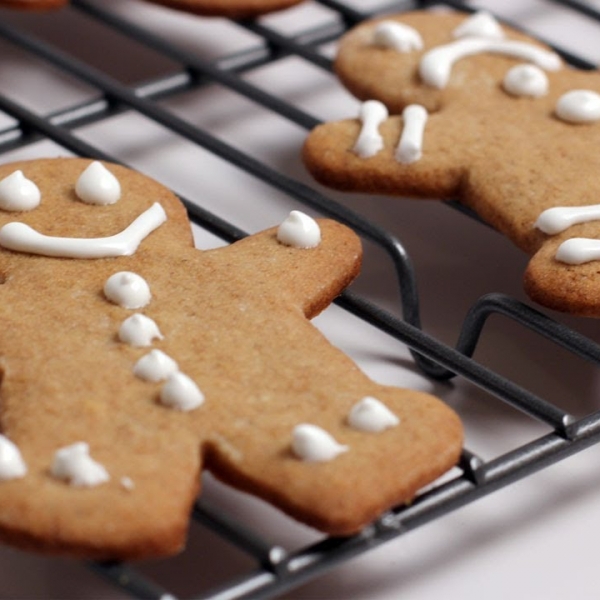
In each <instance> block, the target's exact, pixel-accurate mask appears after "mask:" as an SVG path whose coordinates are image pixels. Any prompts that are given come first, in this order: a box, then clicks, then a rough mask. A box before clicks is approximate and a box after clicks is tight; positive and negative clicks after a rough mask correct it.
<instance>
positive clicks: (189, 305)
mask: <svg viewBox="0 0 600 600" xmlns="http://www.w3.org/2000/svg"><path fill="white" fill-rule="evenodd" d="M89 163H90V161H89V160H85V159H71V158H59V159H44V160H35V161H30V162H20V163H13V164H10V165H3V166H1V167H0V180H2V179H4V178H5V177H7V176H9V175H10V174H11V173H13V172H14V171H15V170H21V171H22V172H23V174H24V176H25V177H26V178H27V179H28V180H30V181H33V182H35V183H36V185H37V186H38V187H39V189H40V192H41V202H40V205H39V206H38V208H36V209H34V210H31V211H28V212H23V213H19V214H15V213H14V212H13V213H9V212H6V211H0V233H1V231H2V227H3V226H4V225H5V224H6V223H9V222H12V221H15V220H20V221H23V222H25V223H26V224H27V225H29V227H30V228H31V229H32V230H34V231H36V232H38V233H40V234H43V235H44V236H47V237H45V238H44V240H45V242H44V246H43V247H44V248H45V247H46V246H47V245H48V243H50V242H51V241H52V239H53V237H54V236H58V237H60V238H74V239H75V238H77V239H80V238H85V239H86V240H88V242H89V240H104V239H106V238H107V237H108V238H110V237H111V236H115V235H117V234H118V233H119V232H122V231H129V230H130V229H131V227H130V226H131V224H132V223H137V224H138V225H136V227H138V226H139V223H140V222H144V221H143V219H142V221H140V220H139V219H138V217H139V216H140V215H148V214H149V213H148V212H147V211H148V209H149V208H150V207H151V206H152V205H153V204H154V203H159V204H160V205H161V206H162V208H163V209H164V211H165V214H166V217H167V218H166V220H165V221H164V222H163V221H160V222H152V223H151V226H148V224H147V223H145V222H144V223H145V225H144V227H146V229H144V230H143V231H142V233H140V230H139V228H138V229H136V235H137V234H139V236H140V237H141V242H140V244H139V246H138V247H137V250H136V251H135V252H134V253H133V254H131V255H124V256H117V257H107V258H82V259H79V258H61V257H49V256H45V255H43V253H42V254H33V253H31V252H27V251H14V250H6V249H4V248H2V247H0V273H2V279H3V284H2V285H0V321H1V322H2V327H1V328H0V354H1V358H0V364H1V367H2V383H1V396H0V398H1V400H0V430H1V431H2V434H3V435H4V436H5V438H6V439H8V440H10V441H11V442H12V443H13V444H14V445H15V446H16V447H17V448H18V450H19V452H20V454H21V457H22V459H23V461H24V463H25V464H26V467H27V471H26V473H25V474H24V475H23V476H19V477H14V478H12V479H6V480H3V481H1V482H0V537H1V538H2V540H4V541H5V542H8V543H12V544H14V545H16V546H19V547H21V548H27V549H31V550H35V551H40V552H49V553H54V554H68V555H74V556H84V557H93V558H120V559H138V558H143V557H150V556H163V555H169V554H173V553H177V552H178V551H180V550H181V549H182V548H183V546H184V543H185V538H186V532H187V529H188V519H189V514H190V510H191V506H192V503H193V502H194V500H195V498H196V496H197V494H198V493H199V492H200V489H199V488H200V473H201V471H202V469H208V470H210V471H211V472H212V473H214V475H215V476H217V477H218V478H220V479H221V480H223V481H224V482H226V483H228V484H231V485H232V486H235V487H237V488H239V489H242V490H246V491H248V492H250V493H252V494H256V495H258V496H260V497H262V498H264V499H266V500H268V501H270V502H272V503H273V504H274V505H275V506H277V507H279V508H280V509H282V510H283V511H285V512H287V513H288V514H289V515H291V516H292V517H295V518H296V519H299V520H300V521H302V522H304V523H307V524H309V525H312V526H314V527H317V528H319V529H321V530H323V531H325V532H328V533H332V534H349V533H353V532H356V531H358V530H360V529H361V528H362V527H363V526H364V525H365V524H367V523H369V522H370V521H371V520H373V519H374V518H376V517H377V516H378V515H379V514H380V513H381V512H382V511H384V510H386V509H387V508H389V507H390V506H392V505H396V504H398V503H401V502H405V501H409V500H410V499H411V498H413V496H414V495H415V493H416V492H417V490H418V489H419V488H421V487H422V486H423V485H425V484H427V483H429V482H431V481H432V480H434V479H435V478H437V477H438V476H439V475H441V474H442V473H444V472H445V471H446V470H448V469H449V468H451V467H452V466H453V465H454V464H455V463H456V461H457V459H458V456H459V453H460V450H461V443H462V428H461V424H460V422H459V419H458V418H457V416H456V415H455V414H454V412H452V411H451V410H450V409H449V408H447V407H446V406H445V405H444V404H443V403H442V402H440V401H439V400H437V399H436V398H434V397H432V396H429V395H427V394H424V393H419V392H413V391H409V390H404V389H397V388H392V387H384V386H381V385H378V384H376V383H374V382H372V381H370V380H369V379H368V378H367V377H366V376H365V375H364V374H363V373H362V372H361V371H360V370H359V369H358V368H357V367H356V366H355V365H354V363H352V362H351V361H350V360H349V359H348V358H347V357H346V356H345V355H344V354H343V353H341V352H340V351H339V350H337V349H336V348H334V347H333V346H332V345H331V344H330V343H329V342H328V341H327V340H326V339H325V338H324V337H323V336H322V335H321V334H320V333H319V332H318V330H317V329H316V328H314V327H313V326H312V325H311V323H310V322H309V320H308V319H309V318H311V317H313V316H315V315H316V314H318V313H319V312H320V311H321V310H323V309H324V308H325V307H326V306H327V305H328V304H329V303H330V302H331V301H332V300H333V299H334V298H335V297H336V296H337V295H338V294H339V293H340V292H341V291H342V290H343V289H344V288H345V287H346V286H347V285H348V284H349V283H350V282H351V281H352V280H353V279H354V277H355V276H356V275H357V273H358V270H359V266H360V260H361V246H360V242H359V239H358V238H357V236H356V235H355V234H354V233H353V232H352V231H351V230H349V229H348V228H346V227H344V226H342V225H340V224H338V223H336V222H333V221H330V220H317V221H316V222H317V223H318V226H319V228H320V231H321V241H320V243H319V245H318V246H317V247H315V248H308V249H305V248H294V247H291V246H287V245H285V244H283V243H281V242H279V241H278V240H277V227H274V228H272V229H269V230H267V231H264V232H262V233H258V234H256V235H252V236H250V237H248V238H246V239H244V240H242V241H239V242H237V243H235V244H232V245H231V246H228V247H224V248H218V249H214V250H207V251H200V250H198V249H196V248H194V246H193V240H192V235H191V229H190V224H189V222H188V219H187V214H186V212H185V210H184V208H183V206H182V205H181V203H180V202H179V200H178V199H177V198H176V197H175V196H174V195H173V194H172V193H171V192H170V191H169V190H167V189H165V188H164V187H163V186H162V185H160V184H158V183H156V182H154V181H153V180H151V179H149V178H147V177H146V176H144V175H142V174H139V173H136V172H134V171H131V170H128V169H125V168H123V167H121V166H117V165H112V164H105V166H106V168H108V169H109V170H110V172H111V173H112V174H113V175H114V176H115V177H116V178H117V179H118V181H119V182H120V185H121V192H122V193H121V197H120V199H119V200H118V202H116V203H114V204H110V205H89V204H85V203H84V202H82V201H80V200H79V199H78V197H77V194H76V192H75V184H76V181H77V179H78V177H79V175H80V174H81V173H82V172H83V171H84V170H85V168H86V167H87V166H88V165H89ZM128 228H129V229H128ZM0 239H1V236H0ZM116 272H133V273H136V274H138V275H139V276H140V277H141V278H143V280H144V281H145V282H146V283H147V284H148V286H149V288H150V291H151V298H150V301H149V302H148V304H146V305H145V306H144V307H143V308H142V309H129V308H125V307H123V306H121V305H119V304H115V303H114V302H111V301H109V300H108V299H107V297H106V296H105V295H104V293H103V287H104V284H105V282H106V281H107V279H108V278H109V277H111V276H112V275H113V274H114V273H116ZM137 313H143V314H144V315H145V316H146V317H147V319H141V320H140V319H137V320H138V321H141V322H142V324H143V323H148V322H149V321H148V320H149V319H151V320H152V321H151V322H152V323H153V324H155V325H156V327H157V328H158V329H157V330H158V331H160V335H150V336H146V338H145V343H144V344H142V345H139V344H137V343H128V342H127V339H125V340H122V339H121V334H120V329H121V325H122V324H123V322H124V321H126V320H127V319H128V318H130V317H131V315H132V314H137ZM153 330H154V328H153ZM136 339H137V338H136ZM148 345H150V346H148ZM151 350H160V351H161V353H164V355H166V356H168V357H170V358H172V359H173V361H174V364H171V363H169V364H170V365H171V366H172V367H173V368H172V369H167V370H166V371H165V372H164V373H162V374H161V372H160V371H161V370H160V369H158V368H157V377H156V378H150V380H149V379H147V378H145V377H138V376H136V374H135V373H134V367H135V365H136V364H137V363H138V361H139V360H140V359H141V358H142V357H143V356H145V355H146V354H148V353H149V352H150V351H151ZM173 369H175V370H177V373H183V374H185V378H186V381H188V380H189V382H191V383H190V386H191V387H190V386H184V389H183V391H182V394H183V395H182V397H181V402H182V403H183V404H182V406H184V408H185V410H184V409H183V408H177V407H173V406H169V405H166V404H164V403H163V402H161V390H162V389H163V386H165V385H166V383H165V381H163V380H161V379H166V380H167V383H168V381H169V377H171V376H172V375H171V371H172V370H173ZM155 379H159V380H160V381H155ZM188 389H192V391H193V394H192V396H190V395H189V394H188V392H187V391H186V390H188ZM195 397H202V402H192V403H190V400H193V399H194V398H195ZM364 397H372V398H376V399H378V401H380V402H381V403H383V404H384V405H385V407H386V409H387V410H389V411H390V412H391V413H392V414H393V415H394V416H395V418H394V419H392V420H391V421H390V423H391V425H394V426H389V427H388V426H387V425H386V427H385V428H384V427H381V428H380V429H382V430H381V431H380V432H365V431H360V430H358V429H356V428H353V427H352V426H350V425H349V423H348V415H349V413H350V411H351V409H352V407H353V406H354V405H355V404H356V403H357V402H359V401H360V400H361V399H362V398H364ZM388 421H389V419H388ZM302 423H310V424H313V425H314V426H316V427H318V428H321V429H322V430H324V431H326V432H327V433H328V434H329V435H331V436H332V437H333V438H335V439H336V440H337V442H338V443H339V444H342V445H344V446H346V447H347V450H346V451H345V452H343V453H340V454H339V455H337V456H335V457H334V458H332V459H331V460H326V461H323V462H309V461H305V460H302V459H301V458H299V457H298V456H296V455H295V454H294V453H293V451H292V437H293V431H294V429H295V428H296V426H298V425H299V424H302ZM81 443H84V444H85V446H83V445H81ZM73 444H79V446H76V447H84V448H85V449H86V456H85V457H84V458H85V460H86V461H87V463H89V462H90V460H91V461H93V462H92V463H91V464H92V465H95V467H94V469H99V470H102V472H103V473H104V470H105V471H106V474H107V476H103V477H102V478H94V479H93V480H92V481H91V484H90V485H87V486H79V487H77V486H74V485H71V484H70V483H69V481H67V480H64V479H60V478H57V477H55V476H53V473H52V468H51V467H52V463H53V458H54V456H55V454H56V452H57V451H58V450H59V449H61V448H65V447H70V446H72V445H73ZM88 451H89V456H88ZM1 460H2V457H1V456H0V462H1ZM74 460H77V457H74ZM75 466H77V465H75ZM81 466H82V467H84V468H87V467H86V465H85V464H84V465H81ZM124 482H132V483H133V485H131V484H129V485H127V484H124Z"/></svg>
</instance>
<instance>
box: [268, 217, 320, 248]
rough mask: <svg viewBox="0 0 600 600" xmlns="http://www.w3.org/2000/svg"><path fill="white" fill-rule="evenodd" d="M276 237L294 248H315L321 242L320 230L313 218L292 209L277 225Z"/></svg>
mask: <svg viewBox="0 0 600 600" xmlns="http://www.w3.org/2000/svg"><path fill="white" fill-rule="evenodd" d="M277 239H278V240H279V241H280V242H281V243H282V244H285V245H286V246H293V247H294V248H315V247H316V246H318V245H319V243H320V242H321V230H320V228H319V224H318V223H317V222H316V221H315V220H314V219H313V218H311V217H309V216H308V215H305V214H304V213H303V212H300V211H299V210H293V211H292V212H291V213H290V214H289V216H288V217H287V219H285V221H283V223H281V225H280V226H279V229H278V230H277Z"/></svg>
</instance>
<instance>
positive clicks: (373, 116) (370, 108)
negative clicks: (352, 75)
mask: <svg viewBox="0 0 600 600" xmlns="http://www.w3.org/2000/svg"><path fill="white" fill-rule="evenodd" d="M388 114H389V113H388V109H387V108H386V107H385V105H384V104H383V103H382V102H379V100H367V101H366V102H363V103H362V104H361V105H360V110H359V113H358V118H359V119H360V121H361V123H362V127H361V130H360V133H359V134H358V138H357V139H356V143H355V144H354V148H353V150H354V152H355V153H356V154H358V156H360V157H361V158H369V157H371V156H374V155H375V154H377V153H378V152H379V151H380V150H381V149H382V148H383V138H382V137H381V134H380V133H379V126H380V125H381V123H383V121H385V120H386V119H387V118H388Z"/></svg>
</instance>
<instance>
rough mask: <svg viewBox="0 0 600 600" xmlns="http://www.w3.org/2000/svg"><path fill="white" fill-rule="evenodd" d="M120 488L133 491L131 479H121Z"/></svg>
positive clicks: (133, 485)
mask: <svg viewBox="0 0 600 600" xmlns="http://www.w3.org/2000/svg"><path fill="white" fill-rule="evenodd" d="M121 487H123V488H124V489H126V490H127V491H128V492H132V491H133V490H134V489H135V483H134V481H133V479H131V477H121Z"/></svg>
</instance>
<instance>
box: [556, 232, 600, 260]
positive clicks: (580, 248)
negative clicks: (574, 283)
mask: <svg viewBox="0 0 600 600" xmlns="http://www.w3.org/2000/svg"><path fill="white" fill-rule="evenodd" d="M555 258H556V260H559V261H560V262H564V263H567V264H569V265H581V264H583V263H586V262H591V261H593V260H600V240H594V239H589V238H571V239H570V240H566V241H564V242H563V243H562V244H561V245H560V246H559V247H558V250H557V251H556V255H555Z"/></svg>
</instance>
